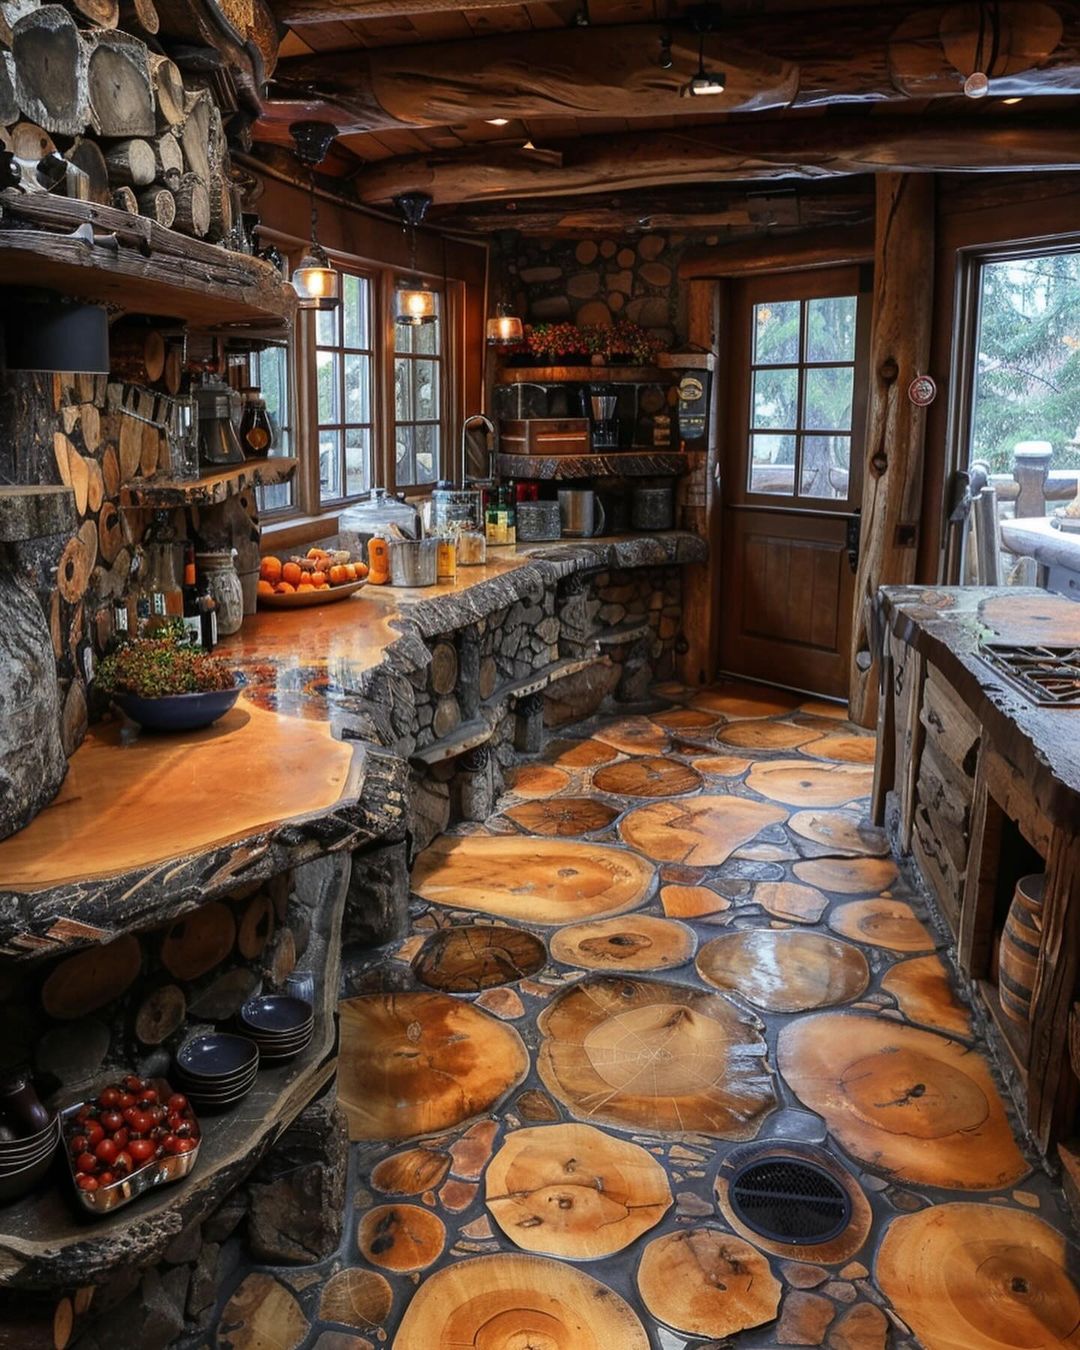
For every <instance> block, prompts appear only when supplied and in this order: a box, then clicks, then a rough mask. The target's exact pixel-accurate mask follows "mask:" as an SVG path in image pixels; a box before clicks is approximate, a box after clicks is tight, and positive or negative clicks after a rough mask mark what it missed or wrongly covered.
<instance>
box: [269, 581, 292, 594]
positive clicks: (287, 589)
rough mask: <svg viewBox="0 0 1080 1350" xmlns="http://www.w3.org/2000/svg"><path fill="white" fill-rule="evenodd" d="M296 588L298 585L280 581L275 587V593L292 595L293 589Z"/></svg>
mask: <svg viewBox="0 0 1080 1350" xmlns="http://www.w3.org/2000/svg"><path fill="white" fill-rule="evenodd" d="M295 590H296V587H295V586H293V585H291V584H290V583H289V582H288V581H279V582H278V584H277V585H276V586H275V587H274V594H275V595H292V593H293V591H295Z"/></svg>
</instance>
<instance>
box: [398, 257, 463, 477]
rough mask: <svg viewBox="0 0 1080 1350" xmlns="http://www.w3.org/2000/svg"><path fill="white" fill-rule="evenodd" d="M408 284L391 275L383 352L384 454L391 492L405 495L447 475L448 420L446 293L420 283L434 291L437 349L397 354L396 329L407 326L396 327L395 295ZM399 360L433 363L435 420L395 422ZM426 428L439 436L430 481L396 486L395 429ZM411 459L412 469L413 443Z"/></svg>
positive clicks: (439, 287) (428, 282) (431, 283)
mask: <svg viewBox="0 0 1080 1350" xmlns="http://www.w3.org/2000/svg"><path fill="white" fill-rule="evenodd" d="M411 283H412V277H411V276H410V277H409V278H408V279H406V278H405V277H403V276H401V275H400V274H397V275H395V276H394V278H393V284H392V289H391V293H390V297H389V302H390V309H391V314H390V333H389V343H388V350H387V363H388V366H389V380H390V394H391V397H390V401H389V404H388V411H389V412H390V413H391V417H390V421H389V426H390V431H389V435H388V438H387V452H388V454H389V457H390V462H389V466H388V469H389V473H390V476H391V477H392V480H393V483H394V491H396V492H405V493H409V492H413V493H424V492H430V491H431V489H432V488H433V487H434V486H435V484H436V483H437V482H438V481H439V479H440V478H445V477H447V476H448V475H447V473H446V455H447V429H448V420H449V419H448V417H447V369H448V368H447V361H446V358H447V342H446V338H447V323H446V317H447V305H448V297H447V293H446V291H447V288H444V287H443V285H442V284H441V283H440V282H434V281H432V280H431V279H430V278H426V279H425V280H424V286H425V288H426V289H428V290H432V291H434V292H435V295H436V297H437V300H436V316H437V321H436V324H435V327H436V329H437V331H438V335H439V343H438V347H437V348H436V350H435V351H434V352H433V353H428V352H403V351H399V350H398V345H397V344H398V330H399V329H401V328H406V327H408V325H406V324H399V323H397V322H396V309H397V306H396V295H397V292H398V291H399V290H402V289H404V288H405V286H406V285H407V284H411ZM399 361H408V362H409V363H411V364H413V365H415V364H416V363H418V362H421V361H429V362H433V363H434V365H435V370H436V378H437V380H438V386H439V387H438V411H439V415H438V417H437V418H415V419H413V418H409V419H399V417H398V415H397V363H398V362H399ZM429 426H433V427H436V428H437V429H438V433H439V434H438V438H437V445H436V452H435V459H436V463H435V471H434V477H433V478H432V479H431V480H430V482H423V483H399V482H398V481H397V431H398V429H399V428H400V427H412V428H416V427H429ZM412 459H413V464H414V466H415V463H416V446H415V443H414V445H413V452H412Z"/></svg>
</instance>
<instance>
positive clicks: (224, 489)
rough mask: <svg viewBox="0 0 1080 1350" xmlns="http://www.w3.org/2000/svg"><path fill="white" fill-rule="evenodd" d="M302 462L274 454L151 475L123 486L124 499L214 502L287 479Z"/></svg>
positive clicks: (151, 503)
mask: <svg viewBox="0 0 1080 1350" xmlns="http://www.w3.org/2000/svg"><path fill="white" fill-rule="evenodd" d="M299 462H300V461H299V460H296V459H285V458H284V457H278V456H276V455H272V456H270V457H269V458H267V459H245V460H244V462H243V464H233V465H230V466H229V467H228V468H226V469H211V470H210V471H209V472H208V473H203V474H200V475H199V477H198V478H191V479H180V478H151V479H148V480H147V481H146V482H145V483H129V484H128V485H127V486H126V487H125V488H124V502H125V504H126V505H129V506H160V507H167V506H213V505H215V504H216V503H218V502H223V501H225V499H226V498H227V497H235V496H236V495H237V493H240V492H243V491H244V490H245V489H246V488H250V487H267V486H269V485H270V484H272V483H287V482H288V480H289V479H290V478H291V477H292V476H293V474H294V473H295V472H296V466H297V464H298V463H299Z"/></svg>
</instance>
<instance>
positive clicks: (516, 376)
mask: <svg viewBox="0 0 1080 1350" xmlns="http://www.w3.org/2000/svg"><path fill="white" fill-rule="evenodd" d="M674 378H675V375H674V372H673V371H670V370H661V369H660V367H659V366H503V367H502V369H501V370H499V371H497V372H496V374H495V383H496V384H671V383H672V381H673V380H674Z"/></svg>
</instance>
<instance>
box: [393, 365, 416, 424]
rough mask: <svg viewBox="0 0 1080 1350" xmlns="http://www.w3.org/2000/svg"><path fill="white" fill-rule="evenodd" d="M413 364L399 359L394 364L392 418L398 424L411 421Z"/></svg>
mask: <svg viewBox="0 0 1080 1350" xmlns="http://www.w3.org/2000/svg"><path fill="white" fill-rule="evenodd" d="M412 372H413V363H412V362H411V361H405V360H402V359H401V358H400V357H399V358H398V360H396V361H395V362H394V416H395V417H396V418H397V420H398V421H399V422H411V421H412V420H413V411H412V409H413V398H412V387H413V384H412Z"/></svg>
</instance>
